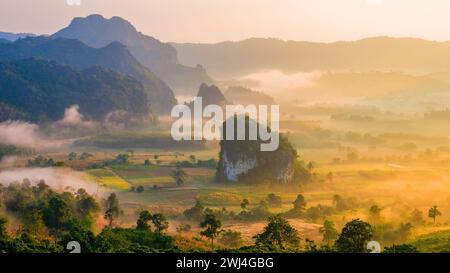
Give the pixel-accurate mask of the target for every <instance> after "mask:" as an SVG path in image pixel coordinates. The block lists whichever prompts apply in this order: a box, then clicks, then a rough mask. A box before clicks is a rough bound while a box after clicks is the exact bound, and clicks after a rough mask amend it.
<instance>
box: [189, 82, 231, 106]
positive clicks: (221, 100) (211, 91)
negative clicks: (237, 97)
mask: <svg viewBox="0 0 450 273" xmlns="http://www.w3.org/2000/svg"><path fill="white" fill-rule="evenodd" d="M196 97H201V98H202V105H203V107H205V106H207V105H210V104H215V105H219V106H225V105H226V104H227V100H226V99H225V96H224V95H223V94H222V91H220V89H219V88H218V87H217V86H215V85H210V86H208V85H207V84H205V83H202V84H201V85H200V88H199V90H198V93H197V96H196ZM193 105H194V102H193V101H192V102H191V103H189V106H190V107H193Z"/></svg>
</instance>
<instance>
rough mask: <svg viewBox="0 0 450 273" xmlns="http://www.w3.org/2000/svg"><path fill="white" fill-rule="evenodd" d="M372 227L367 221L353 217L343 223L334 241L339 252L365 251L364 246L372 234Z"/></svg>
mask: <svg viewBox="0 0 450 273" xmlns="http://www.w3.org/2000/svg"><path fill="white" fill-rule="evenodd" d="M373 232H374V230H373V228H372V226H371V225H370V224H369V223H366V222H364V221H361V220H360V219H355V220H352V221H350V222H348V223H347V224H345V226H344V228H343V229H342V232H341V234H340V235H339V237H338V239H337V240H336V242H335V246H336V248H337V250H338V251H339V252H344V253H365V252H367V249H366V246H367V243H368V242H369V240H370V239H372V236H373Z"/></svg>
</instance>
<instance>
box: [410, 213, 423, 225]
mask: <svg viewBox="0 0 450 273" xmlns="http://www.w3.org/2000/svg"><path fill="white" fill-rule="evenodd" d="M410 219H411V223H413V224H414V225H422V224H423V223H424V222H425V220H424V219H423V214H422V212H421V211H420V210H418V209H414V210H413V211H412V212H411V217H410Z"/></svg>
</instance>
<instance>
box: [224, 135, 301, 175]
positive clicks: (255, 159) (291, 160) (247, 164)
mask: <svg viewBox="0 0 450 273" xmlns="http://www.w3.org/2000/svg"><path fill="white" fill-rule="evenodd" d="M223 128H225V127H223ZM261 142H262V141H260V140H255V141H249V140H240V141H235V140H222V141H221V142H220V148H221V149H220V155H219V156H220V159H219V165H218V168H217V173H216V181H217V182H252V183H258V182H276V183H290V182H294V180H295V176H296V166H297V165H298V164H297V152H296V150H295V149H294V148H293V147H292V145H291V144H290V143H289V141H288V140H287V138H285V137H283V136H280V145H279V148H278V150H276V151H273V152H262V151H261V150H260V144H261Z"/></svg>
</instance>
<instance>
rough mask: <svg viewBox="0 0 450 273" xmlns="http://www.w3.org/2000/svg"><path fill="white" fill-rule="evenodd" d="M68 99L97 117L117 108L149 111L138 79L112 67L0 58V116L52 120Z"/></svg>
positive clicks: (139, 112)
mask: <svg viewBox="0 0 450 273" xmlns="http://www.w3.org/2000/svg"><path fill="white" fill-rule="evenodd" d="M72 105H79V107H80V112H81V113H83V114H84V115H86V116H88V117H90V118H93V119H96V120H102V119H104V118H105V116H106V115H107V114H108V113H111V112H114V111H117V110H124V111H127V112H128V113H130V114H132V115H146V114H148V111H149V107H148V101H147V96H146V94H145V91H144V87H143V86H142V84H141V83H139V82H138V81H137V80H135V79H133V78H131V77H129V76H125V75H123V74H120V73H117V72H115V71H112V70H107V69H104V68H101V67H92V68H88V69H84V70H81V71H77V70H75V69H73V68H71V67H69V66H64V65H60V64H58V63H56V62H54V61H49V60H44V59H37V58H31V59H25V60H19V61H15V62H0V121H4V120H8V119H19V118H20V119H25V120H28V121H33V122H45V121H55V120H58V119H61V118H63V116H64V110H65V109H66V108H68V107H70V106H72Z"/></svg>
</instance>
